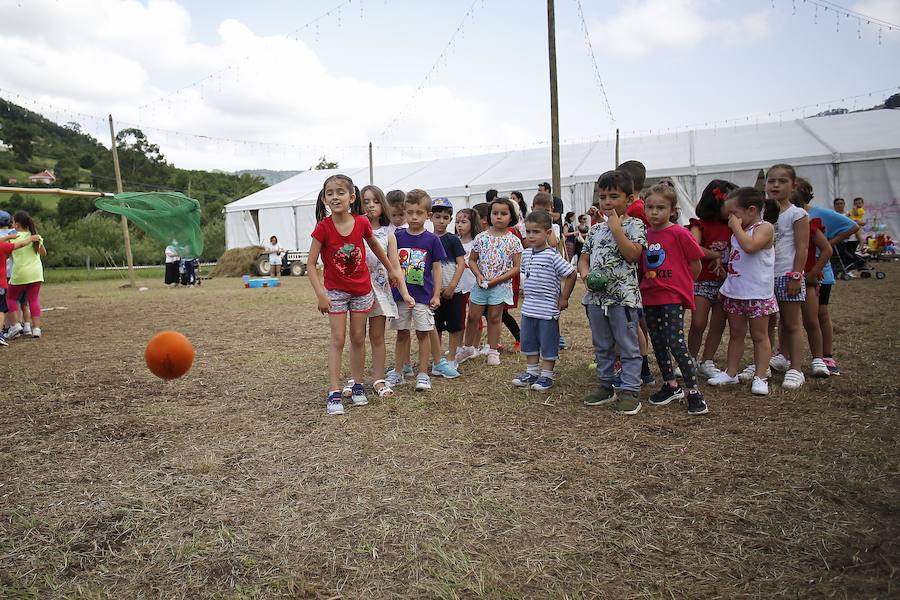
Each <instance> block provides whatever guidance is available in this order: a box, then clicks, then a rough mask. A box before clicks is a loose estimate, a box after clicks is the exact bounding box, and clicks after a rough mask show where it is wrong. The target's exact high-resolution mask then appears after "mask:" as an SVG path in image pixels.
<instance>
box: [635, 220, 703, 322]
mask: <svg viewBox="0 0 900 600" xmlns="http://www.w3.org/2000/svg"><path fill="white" fill-rule="evenodd" d="M701 258H703V250H702V249H701V248H700V245H699V244H697V240H695V239H694V236H693V235H691V233H690V232H689V231H688V230H687V229H685V228H684V227H681V226H680V225H670V226H669V227H666V228H665V229H661V230H659V231H656V230H654V229H652V228H648V229H647V249H646V250H644V254H643V256H642V257H641V260H642V263H643V265H644V276H643V278H642V279H641V297H642V298H643V301H644V306H660V305H663V304H680V305H681V306H683V307H684V308H689V309H691V310H693V309H694V276H693V274H691V265H690V261H692V260H700V259H701Z"/></svg>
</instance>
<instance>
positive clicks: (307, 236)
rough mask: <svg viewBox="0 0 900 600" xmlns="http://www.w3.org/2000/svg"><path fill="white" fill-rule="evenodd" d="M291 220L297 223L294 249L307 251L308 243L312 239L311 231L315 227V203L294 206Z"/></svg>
mask: <svg viewBox="0 0 900 600" xmlns="http://www.w3.org/2000/svg"><path fill="white" fill-rule="evenodd" d="M293 220H294V223H296V225H297V245H296V249H297V250H299V251H301V252H308V251H309V244H310V241H311V240H312V232H313V229H315V228H316V206H315V204H309V205H305V204H301V205H300V206H295V207H294V216H293Z"/></svg>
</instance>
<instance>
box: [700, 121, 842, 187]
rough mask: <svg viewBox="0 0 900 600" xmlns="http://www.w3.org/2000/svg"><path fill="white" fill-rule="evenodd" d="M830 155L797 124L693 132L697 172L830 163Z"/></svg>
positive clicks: (785, 122) (823, 146)
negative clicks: (825, 161)
mask: <svg viewBox="0 0 900 600" xmlns="http://www.w3.org/2000/svg"><path fill="white" fill-rule="evenodd" d="M831 155H832V151H831V149H830V148H829V147H828V146H826V145H824V144H823V143H822V142H820V141H819V140H817V139H816V138H815V137H813V136H812V135H810V133H809V132H808V131H807V130H806V129H805V128H804V127H803V126H802V125H801V124H800V123H799V122H797V121H783V122H781V123H763V124H760V125H747V126H743V127H730V128H725V129H707V130H703V131H695V132H694V164H695V165H697V168H698V171H705V170H710V171H711V170H715V171H722V170H725V169H724V168H722V167H725V166H726V165H737V166H744V165H748V164H752V165H756V166H762V167H766V166H770V165H773V164H775V163H779V162H785V161H787V162H791V163H793V164H809V163H811V162H813V163H814V162H822V160H828V161H829V162H830V160H831ZM707 165H708V166H707ZM701 189H702V188H701Z"/></svg>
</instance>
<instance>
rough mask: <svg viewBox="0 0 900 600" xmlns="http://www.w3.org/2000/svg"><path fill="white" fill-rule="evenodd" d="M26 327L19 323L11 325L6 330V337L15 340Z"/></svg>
mask: <svg viewBox="0 0 900 600" xmlns="http://www.w3.org/2000/svg"><path fill="white" fill-rule="evenodd" d="M23 329H25V328H24V327H22V325H20V324H19V323H16V324H15V325H10V327H9V329H7V330H6V339H7V340H14V339H16V338H17V337H19V336H20V335H21V334H22V330H23Z"/></svg>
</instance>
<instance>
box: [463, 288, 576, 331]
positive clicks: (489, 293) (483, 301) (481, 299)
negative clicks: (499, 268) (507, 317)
mask: <svg viewBox="0 0 900 600" xmlns="http://www.w3.org/2000/svg"><path fill="white" fill-rule="evenodd" d="M469 302H471V303H472V304H480V305H481V306H496V305H497V304H512V302H513V292H512V285H503V284H500V285H495V286H494V287H490V288H488V289H484V288H481V287H478V286H477V285H476V286H475V287H473V288H472V291H471V292H470V293H469ZM557 341H558V340H557Z"/></svg>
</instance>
